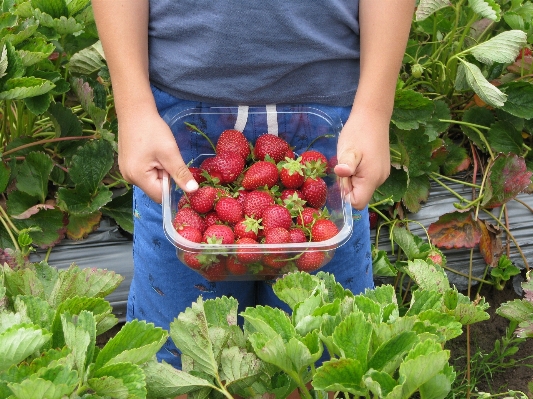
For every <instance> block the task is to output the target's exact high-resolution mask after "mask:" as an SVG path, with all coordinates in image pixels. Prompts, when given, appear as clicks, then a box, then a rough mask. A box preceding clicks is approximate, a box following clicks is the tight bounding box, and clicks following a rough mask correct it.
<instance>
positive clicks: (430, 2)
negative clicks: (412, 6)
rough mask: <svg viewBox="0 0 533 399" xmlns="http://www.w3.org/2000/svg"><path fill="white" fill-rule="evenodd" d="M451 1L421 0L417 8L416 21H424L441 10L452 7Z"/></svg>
mask: <svg viewBox="0 0 533 399" xmlns="http://www.w3.org/2000/svg"><path fill="white" fill-rule="evenodd" d="M451 4H452V3H451V2H450V0H421V1H420V2H419V3H418V7H417V8H416V13H415V16H416V20H417V21H423V20H424V19H426V18H427V17H429V16H430V15H431V14H433V13H435V12H437V11H438V10H440V9H441V8H445V7H449V6H451Z"/></svg>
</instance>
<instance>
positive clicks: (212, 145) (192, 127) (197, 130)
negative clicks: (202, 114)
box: [184, 122, 217, 152]
mask: <svg viewBox="0 0 533 399" xmlns="http://www.w3.org/2000/svg"><path fill="white" fill-rule="evenodd" d="M184 123H185V126H187V127H188V128H189V129H192V130H194V131H195V132H196V133H199V134H200V135H201V136H202V137H204V138H205V139H206V140H207V141H208V142H209V144H210V145H211V148H212V149H213V151H214V152H216V151H217V150H216V147H215V145H214V144H213V142H212V141H211V140H210V139H209V137H207V134H205V133H204V132H202V131H201V130H200V129H198V128H197V127H196V126H195V125H193V124H192V123H189V122H184Z"/></svg>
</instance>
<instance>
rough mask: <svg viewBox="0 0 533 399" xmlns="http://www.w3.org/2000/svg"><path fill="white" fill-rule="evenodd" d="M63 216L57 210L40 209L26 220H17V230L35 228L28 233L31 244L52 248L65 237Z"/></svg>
mask: <svg viewBox="0 0 533 399" xmlns="http://www.w3.org/2000/svg"><path fill="white" fill-rule="evenodd" d="M65 223H66V220H65V216H64V214H63V212H61V210H59V209H58V208H53V209H47V208H44V209H40V210H39V212H37V213H36V214H34V215H32V216H31V217H29V218H28V219H24V220H17V221H16V222H15V225H16V226H17V227H18V228H19V229H23V228H30V227H37V229H36V230H32V231H30V233H29V234H30V236H31V238H32V240H33V243H34V244H35V245H37V246H39V247H41V248H43V249H44V248H49V247H51V246H54V245H55V244H57V243H58V242H59V241H61V240H62V239H63V238H64V237H65V230H66V228H65Z"/></svg>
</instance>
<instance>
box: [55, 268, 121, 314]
mask: <svg viewBox="0 0 533 399" xmlns="http://www.w3.org/2000/svg"><path fill="white" fill-rule="evenodd" d="M122 280H124V277H122V276H120V275H119V274H116V273H115V272H114V271H108V270H105V269H97V268H84V269H80V268H79V267H78V266H77V265H76V264H72V265H71V266H70V267H69V268H68V269H67V270H62V271H61V272H60V274H59V277H58V281H57V283H56V284H55V286H54V289H53V291H52V292H51V294H50V300H49V302H50V304H51V305H52V306H55V307H57V306H58V305H59V304H60V303H61V302H63V301H65V300H66V299H67V298H73V297H75V296H84V297H95V298H104V297H106V296H107V295H109V294H110V293H111V292H113V291H114V290H115V289H116V288H117V287H118V285H119V284H120V283H121V282H122Z"/></svg>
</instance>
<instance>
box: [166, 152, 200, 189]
mask: <svg viewBox="0 0 533 399" xmlns="http://www.w3.org/2000/svg"><path fill="white" fill-rule="evenodd" d="M160 162H161V166H162V167H163V169H165V170H166V171H167V172H168V174H169V175H170V176H171V177H172V179H174V182H175V183H176V184H177V185H178V187H179V188H181V189H182V190H183V191H185V192H186V193H192V192H194V191H196V190H198V183H197V182H196V180H194V177H193V175H192V173H191V171H190V170H189V167H188V166H187V165H186V164H185V162H184V161H183V158H182V157H181V154H180V152H179V149H178V148H177V147H175V148H173V149H171V150H170V151H165V153H163V154H161V157H160Z"/></svg>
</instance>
